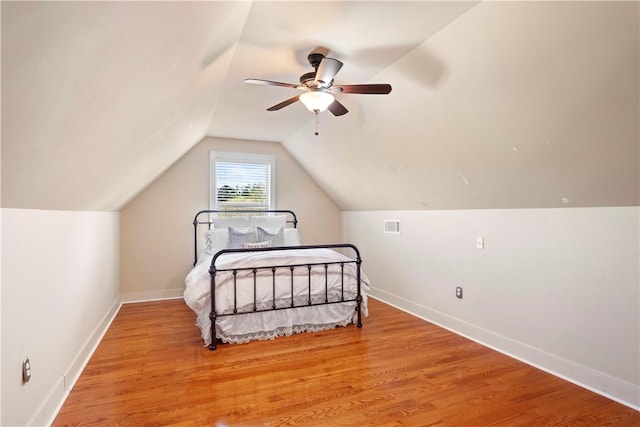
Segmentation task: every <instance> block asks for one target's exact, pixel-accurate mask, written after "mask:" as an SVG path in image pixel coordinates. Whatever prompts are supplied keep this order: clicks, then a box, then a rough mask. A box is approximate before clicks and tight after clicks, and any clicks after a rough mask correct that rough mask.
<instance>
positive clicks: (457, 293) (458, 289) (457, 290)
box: [456, 286, 462, 299]
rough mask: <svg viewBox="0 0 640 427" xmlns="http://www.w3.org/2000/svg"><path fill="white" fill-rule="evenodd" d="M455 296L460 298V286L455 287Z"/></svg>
mask: <svg viewBox="0 0 640 427" xmlns="http://www.w3.org/2000/svg"><path fill="white" fill-rule="evenodd" d="M456 298H460V299H462V288H461V287H460V286H458V287H456Z"/></svg>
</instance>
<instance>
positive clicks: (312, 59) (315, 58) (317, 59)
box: [307, 52, 324, 71]
mask: <svg viewBox="0 0 640 427" xmlns="http://www.w3.org/2000/svg"><path fill="white" fill-rule="evenodd" d="M323 59H324V55H323V54H321V53H313V52H312V53H310V54H309V55H308V56H307V60H308V61H309V64H311V66H312V67H313V68H314V69H315V70H316V71H318V66H319V65H320V63H321V62H322V60H323Z"/></svg>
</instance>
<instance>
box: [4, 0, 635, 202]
mask: <svg viewBox="0 0 640 427" xmlns="http://www.w3.org/2000/svg"><path fill="white" fill-rule="evenodd" d="M1 12H2V107H3V108H2V206H3V207H25V208H41V209H67V210H74V209H78V210H118V209H119V208H121V207H122V206H123V205H124V204H126V203H127V201H128V200H130V199H131V198H132V197H134V196H135V195H136V194H137V193H138V192H139V191H141V190H142V189H144V188H145V187H146V186H147V185H148V184H149V183H151V182H152V181H153V180H154V179H155V178H156V177H157V176H159V175H160V174H161V173H162V172H163V171H164V170H166V168H168V167H169V166H170V165H171V164H172V163H173V162H175V161H176V160H177V159H178V158H180V156H182V155H183V154H184V153H185V152H186V151H188V150H189V149H190V148H192V147H193V146H194V145H195V144H197V143H198V141H199V140H200V139H201V138H202V137H203V136H205V135H210V136H219V137H227V138H228V137H231V138H238V139H252V140H263V141H280V142H282V144H283V145H284V146H285V147H286V148H287V149H288V150H289V151H290V152H291V153H292V154H293V155H294V156H295V157H296V158H297V159H298V161H299V162H300V163H301V164H302V165H303V166H304V167H305V168H306V169H307V171H308V172H309V173H311V174H312V176H313V177H314V178H315V179H316V180H317V181H318V183H319V184H320V185H322V186H323V188H325V190H326V191H327V192H328V193H329V194H330V195H331V196H332V197H333V198H334V200H336V202H337V203H338V204H339V205H340V206H341V208H343V209H345V210H368V209H456V208H517V207H556V206H558V207H560V206H562V207H570V206H621V205H637V204H639V197H640V188H639V185H640V184H639V182H638V181H639V179H640V177H639V174H638V170H639V163H640V153H639V139H640V138H639V126H638V120H639V116H640V111H639V108H638V102H639V101H638V99H639V95H640V93H639V85H638V81H639V80H640V71H639V70H640V69H639V65H638V62H639V61H638V58H639V56H640V52H639V26H638V22H639V20H640V12H639V10H638V3H637V2H566V3H565V2H482V3H478V2H457V1H452V2H446V1H439V2H407V3H400V2H313V1H309V2H77V3H76V2H15V3H14V2H5V1H3V2H2V10H1ZM319 47H322V48H324V49H328V50H329V51H330V56H332V57H336V58H338V59H340V60H341V61H343V62H344V63H345V65H344V67H343V69H342V70H341V71H340V73H339V74H338V76H337V77H336V82H337V83H346V84H349V83H366V82H380V83H391V84H392V86H393V91H392V93H391V94H390V95H388V96H377V95H370V96H367V95H344V96H341V97H340V100H341V102H343V103H344V105H345V106H346V107H347V108H348V109H349V110H350V112H349V114H347V115H345V116H342V117H333V116H331V115H330V113H328V112H325V113H322V114H321V115H320V117H319V119H320V123H319V131H320V135H319V136H314V134H313V132H314V126H315V120H314V116H313V114H312V113H309V112H308V111H306V110H305V109H304V107H303V106H302V105H301V104H300V103H296V104H293V105H291V106H289V107H286V108H285V109H283V110H280V111H278V112H267V111H265V109H266V108H267V107H269V106H271V105H274V104H276V103H278V102H280V101H282V100H284V99H287V98H289V97H291V96H293V95H295V94H296V93H295V91H293V90H291V89H287V88H278V87H264V86H254V85H247V84H245V83H243V79H245V78H248V77H254V78H261V79H268V80H277V81H284V82H292V83H295V82H297V79H298V77H299V75H300V74H302V73H304V72H307V71H310V70H311V69H310V67H309V65H308V63H307V62H306V55H307V53H309V52H310V51H311V50H313V49H316V48H319Z"/></svg>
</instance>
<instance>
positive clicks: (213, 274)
mask: <svg viewBox="0 0 640 427" xmlns="http://www.w3.org/2000/svg"><path fill="white" fill-rule="evenodd" d="M209 274H210V275H211V293H210V295H211V313H209V320H210V321H211V344H209V350H211V351H213V350H215V349H216V340H217V339H216V293H215V289H216V267H215V257H214V259H213V261H212V262H211V267H210V268H209Z"/></svg>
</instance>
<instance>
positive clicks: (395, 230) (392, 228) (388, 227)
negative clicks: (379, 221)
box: [384, 219, 400, 234]
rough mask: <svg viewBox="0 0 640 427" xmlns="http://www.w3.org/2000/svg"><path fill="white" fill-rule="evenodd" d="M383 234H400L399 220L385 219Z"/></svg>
mask: <svg viewBox="0 0 640 427" xmlns="http://www.w3.org/2000/svg"><path fill="white" fill-rule="evenodd" d="M384 232H385V233H391V234H400V220H399V219H385V220H384Z"/></svg>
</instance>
